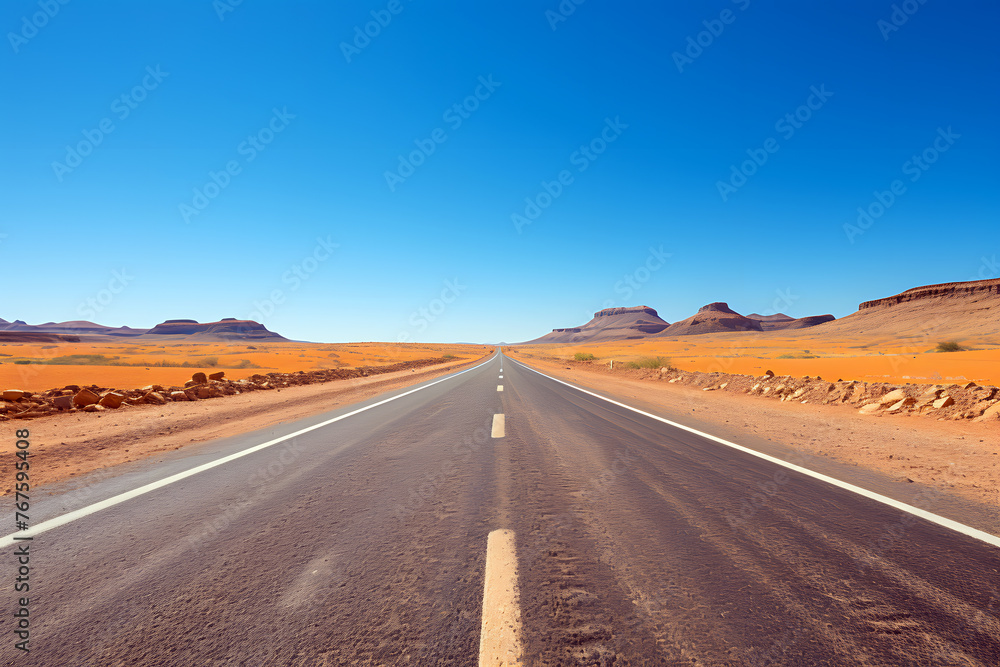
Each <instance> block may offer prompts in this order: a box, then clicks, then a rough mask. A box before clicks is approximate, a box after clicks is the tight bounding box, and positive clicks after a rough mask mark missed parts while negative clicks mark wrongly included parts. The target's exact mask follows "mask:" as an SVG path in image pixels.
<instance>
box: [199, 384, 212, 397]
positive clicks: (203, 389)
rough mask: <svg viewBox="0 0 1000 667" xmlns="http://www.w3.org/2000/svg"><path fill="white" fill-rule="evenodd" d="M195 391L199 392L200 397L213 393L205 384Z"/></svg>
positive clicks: (209, 395)
mask: <svg viewBox="0 0 1000 667" xmlns="http://www.w3.org/2000/svg"><path fill="white" fill-rule="evenodd" d="M195 391H196V392H197V393H198V398H209V397H211V395H212V393H211V391H209V388H208V387H204V386H202V387H198V389H196V390H195Z"/></svg>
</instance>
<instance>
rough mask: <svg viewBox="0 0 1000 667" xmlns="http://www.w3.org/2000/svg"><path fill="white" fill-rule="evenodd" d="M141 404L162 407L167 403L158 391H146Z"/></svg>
mask: <svg viewBox="0 0 1000 667" xmlns="http://www.w3.org/2000/svg"><path fill="white" fill-rule="evenodd" d="M139 400H140V401H142V402H143V403H149V404H150V405H163V404H164V403H166V402H167V399H166V398H165V397H164V396H163V394H161V393H160V392H158V391H148V392H146V393H145V394H144V395H143V397H142V398H141V399H139Z"/></svg>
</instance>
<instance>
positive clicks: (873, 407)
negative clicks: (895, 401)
mask: <svg viewBox="0 0 1000 667" xmlns="http://www.w3.org/2000/svg"><path fill="white" fill-rule="evenodd" d="M881 409H882V404H881V403H869V404H868V405H862V406H861V408H860V409H859V410H858V414H861V415H871V414H875V413H876V412H878V411H879V410H881Z"/></svg>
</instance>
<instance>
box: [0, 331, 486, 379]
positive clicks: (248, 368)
mask: <svg viewBox="0 0 1000 667" xmlns="http://www.w3.org/2000/svg"><path fill="white" fill-rule="evenodd" d="M448 354H452V355H454V356H455V357H456V359H468V358H472V357H479V356H481V354H482V352H481V348H480V347H478V346H470V345H431V344H427V345H424V344H420V343H400V344H393V343H343V344H340V343H338V344H318V343H293V342H288V343H281V342H247V341H236V342H228V343H189V342H176V343H174V342H138V341H135V342H132V341H121V342H119V341H109V342H96V343H86V342H83V343H79V342H77V343H70V342H59V343H0V362H2V363H0V389H22V390H25V391H32V392H38V391H44V390H46V389H54V388H57V387H64V386H66V385H81V386H86V385H92V384H94V385H98V386H101V387H115V388H119V389H131V388H138V387H144V386H147V385H151V384H161V385H183V384H184V383H185V382H186V381H188V380H190V379H191V374H192V373H193V372H194V371H203V372H205V373H212V372H215V371H220V370H221V371H225V373H226V378H228V379H231V380H240V379H243V378H248V377H250V376H251V375H254V374H258V373H259V374H267V373H270V372H281V373H294V372H297V371H310V370H325V369H336V368H344V369H347V368H358V367H361V366H385V365H388V364H393V363H398V362H401V361H414V360H417V359H429V358H439V357H443V356H445V355H448ZM71 355H82V356H88V355H102V356H103V357H105V358H106V359H105V360H101V359H92V360H94V361H99V362H100V361H104V362H106V363H98V364H90V363H81V362H82V361H84V360H82V359H80V358H77V359H75V360H74V359H65V360H60V359H59V358H60V357H70V356H71ZM19 360H20V361H23V360H31V361H42V362H48V361H61V362H64V363H58V364H49V363H31V364H17V363H15V361H19ZM74 361H75V362H76V363H74ZM157 364H162V365H157ZM181 364H185V365H184V366H181Z"/></svg>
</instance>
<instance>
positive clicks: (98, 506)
mask: <svg viewBox="0 0 1000 667" xmlns="http://www.w3.org/2000/svg"><path fill="white" fill-rule="evenodd" d="M495 356H496V355H494V357H495ZM494 357H490V358H489V359H488V360H487V361H484V362H483V363H481V364H479V365H478V366H473V367H472V368H466V369H465V370H464V371H459V372H457V373H455V374H453V375H448V376H446V377H443V378H439V379H437V380H434V381H433V382H430V383H429V384H425V385H423V386H422V387H417V388H416V389H410V390H409V391H405V392H403V393H402V394H397V395H396V396H392V397H390V398H386V399H383V400H381V401H378V402H377V403H372V404H371V405H366V406H365V407H363V408H358V409H357V410H352V411H350V412H348V413H346V414H343V415H340V416H339V417H333V418H332V419H327V420H326V421H323V422H320V423H318V424H313V425H312V426H307V427H306V428H303V429H299V430H298V431H295V432H294V433H289V434H288V435H283V436H281V437H280V438H275V439H273V440H268V441H267V442H262V443H260V444H259V445H254V446H252V447H248V448H247V449H244V450H241V451H238V452H236V453H234V454H229V455H228V456H223V457H222V458H221V459H216V460H215V461H209V462H208V463H203V464H202V465H200V466H196V467H194V468H191V469H190V470H185V471H183V472H179V473H177V474H175V475H171V476H170V477H165V478H163V479H161V480H158V481H156V482H150V483H149V484H146V485H145V486H140V487H139V488H137V489H132V490H131V491H126V492H125V493H120V494H118V495H117V496H112V497H110V498H108V499H106V500H102V501H100V502H97V503H94V504H93V505H87V506H86V507H81V508H80V509H78V510H74V511H72V512H68V513H66V514H63V515H62V516H57V517H55V518H52V519H49V520H48V521H43V522H41V523H40V524H38V525H36V526H32V527H31V528H29V529H28V530H24V531H20V532H17V533H11V534H10V535H4V536H3V537H0V549H2V548H4V547H9V546H11V545H12V544H15V543H17V542H18V541H19V540H16V539H15V538H17V537H20V538H27V537H34V536H35V535H38V534H40V533H44V532H47V531H49V530H52V529H53V528H58V527H60V526H65V525H66V524H67V523H71V522H73V521H76V520H77V519H82V518H83V517H85V516H89V515H91V514H94V513H95V512H100V511H101V510H104V509H107V508H109V507H113V506H115V505H118V504H119V503H123V502H125V501H126V500H131V499H132V498H136V497H138V496H141V495H143V494H146V493H149V492H150V491H155V490H157V489H160V488H163V487H164V486H168V485H170V484H173V483H174V482H179V481H181V480H182V479H186V478H188V477H191V476H192V475H197V474H198V473H200V472H205V471H206V470H210V469H212V468H215V467H216V466H221V465H222V464H224V463H229V462H230V461H235V460H236V459H239V458H243V457H244V456H247V455H249V454H253V453H254V452H258V451H260V450H262V449H266V448H268V447H272V446H274V445H277V444H278V443H280V442H284V441H285V440H291V439H292V438H295V437H298V436H300V435H303V434H305V433H309V432H310V431H315V430H316V429H320V428H323V427H324V426H329V425H330V424H332V423H334V422H339V421H340V420H341V419H347V418H348V417H353V416H354V415H356V414H358V413H361V412H365V411H366V410H371V409H372V408H377V407H378V406H380V405H385V404H386V403H390V402H392V401H395V400H396V399H398V398H403V397H404V396H409V395H410V394H413V393H416V392H418V391H422V390H424V389H427V388H428V387H433V386H434V385H436V384H440V383H441V382H446V381H448V380H451V379H453V378H456V377H458V376H459V375H462V374H464V373H468V372H470V371H474V370H476V369H477V368H482V367H483V366H485V365H486V364H488V363H490V362H491V361H493V359H494Z"/></svg>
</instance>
